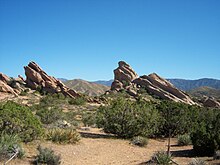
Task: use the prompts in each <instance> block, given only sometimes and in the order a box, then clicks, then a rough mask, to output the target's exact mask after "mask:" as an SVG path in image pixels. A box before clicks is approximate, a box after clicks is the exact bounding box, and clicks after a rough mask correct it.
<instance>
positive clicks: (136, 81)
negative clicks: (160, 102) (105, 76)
mask: <svg viewBox="0 0 220 165" xmlns="http://www.w3.org/2000/svg"><path fill="white" fill-rule="evenodd" d="M114 74H115V79H114V81H113V83H112V86H111V90H112V91H120V90H122V89H124V90H126V91H127V93H129V94H130V95H132V96H137V92H136V91H138V90H139V88H140V87H142V88H144V89H146V90H147V92H148V93H150V94H152V95H156V96H158V97H160V98H162V99H169V100H173V101H175V102H183V103H187V104H190V105H192V104H195V102H194V101H192V99H191V98H190V97H189V96H188V95H187V94H185V93H184V92H183V91H181V90H179V89H177V88H176V87H175V86H174V85H173V84H171V83H170V82H169V81H167V80H166V79H164V78H162V77H160V76H158V75H157V74H156V73H152V74H150V75H148V76H147V75H143V76H140V77H138V75H137V73H135V71H134V70H133V69H132V68H131V67H130V66H129V65H128V64H127V63H125V62H123V61H120V62H119V67H118V68H117V69H115V70H114ZM138 87H139V88H138Z"/></svg>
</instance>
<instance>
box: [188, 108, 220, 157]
mask: <svg viewBox="0 0 220 165" xmlns="http://www.w3.org/2000/svg"><path fill="white" fill-rule="evenodd" d="M191 140H192V144H193V150H194V151H195V153H196V154H198V155H201V156H205V155H207V156H212V155H213V154H214V152H215V151H216V150H219V149H220V111H219V109H203V110H202V111H200V114H199V116H198V122H197V124H196V128H195V130H194V131H193V132H192V133H191Z"/></svg>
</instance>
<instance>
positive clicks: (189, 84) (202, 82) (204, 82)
mask: <svg viewBox="0 0 220 165" xmlns="http://www.w3.org/2000/svg"><path fill="white" fill-rule="evenodd" d="M167 80H168V81H170V82H171V83H172V84H173V85H174V86H176V87H177V88H179V89H181V90H184V91H189V90H192V89H196V88H199V87H204V86H207V87H211V88H215V89H220V80H217V79H210V78H203V79H198V80H185V79H167Z"/></svg>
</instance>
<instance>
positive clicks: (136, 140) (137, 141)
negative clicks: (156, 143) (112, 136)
mask: <svg viewBox="0 0 220 165" xmlns="http://www.w3.org/2000/svg"><path fill="white" fill-rule="evenodd" d="M131 143H132V144H134V145H137V146H140V147H144V146H146V145H147V144H148V139H147V138H146V137H142V136H135V137H133V138H132V140H131Z"/></svg>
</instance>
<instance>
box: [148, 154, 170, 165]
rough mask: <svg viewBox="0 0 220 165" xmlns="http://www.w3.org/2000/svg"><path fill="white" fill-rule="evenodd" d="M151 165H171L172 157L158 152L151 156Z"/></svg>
mask: <svg viewBox="0 0 220 165" xmlns="http://www.w3.org/2000/svg"><path fill="white" fill-rule="evenodd" d="M151 163H154V164H158V165H170V164H172V156H171V155H169V154H167V152H165V151H158V152H156V153H155V154H154V155H153V156H152V158H151Z"/></svg>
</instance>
